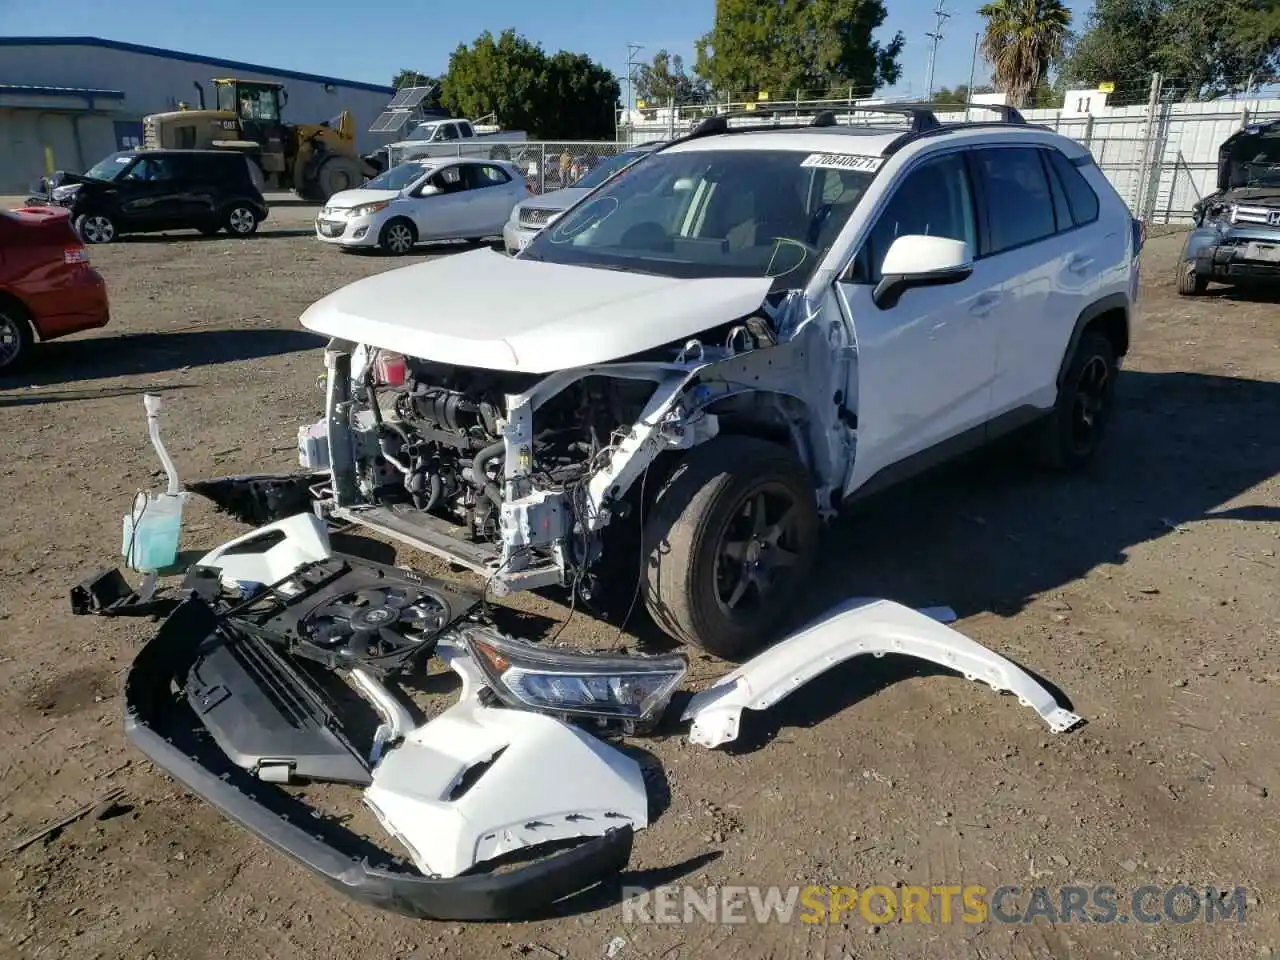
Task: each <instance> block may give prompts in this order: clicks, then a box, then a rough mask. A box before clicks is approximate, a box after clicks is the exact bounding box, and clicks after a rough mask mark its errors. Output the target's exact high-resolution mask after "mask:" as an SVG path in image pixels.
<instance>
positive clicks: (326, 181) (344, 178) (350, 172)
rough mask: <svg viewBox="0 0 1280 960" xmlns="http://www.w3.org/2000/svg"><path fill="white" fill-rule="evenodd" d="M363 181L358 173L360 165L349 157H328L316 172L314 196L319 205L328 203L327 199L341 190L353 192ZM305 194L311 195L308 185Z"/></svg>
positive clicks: (362, 177)
mask: <svg viewBox="0 0 1280 960" xmlns="http://www.w3.org/2000/svg"><path fill="white" fill-rule="evenodd" d="M363 181H364V176H363V175H362V174H361V173H360V165H359V164H358V163H356V162H355V161H354V160H352V159H351V158H350V157H336V156H335V157H330V158H329V159H328V160H326V161H325V162H324V163H322V164H321V165H320V169H319V170H317V171H316V181H315V188H316V189H315V196H317V197H318V198H319V200H320V202H321V203H328V202H329V198H330V197H332V196H333V195H334V194H335V193H341V192H342V191H343V190H354V189H355V188H356V187H358V186H360V184H361V183H362V182H363ZM307 192H308V193H311V186H310V184H308V188H307Z"/></svg>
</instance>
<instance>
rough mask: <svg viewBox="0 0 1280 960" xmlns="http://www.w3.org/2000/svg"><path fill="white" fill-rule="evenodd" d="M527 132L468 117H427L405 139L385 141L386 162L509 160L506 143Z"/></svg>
mask: <svg viewBox="0 0 1280 960" xmlns="http://www.w3.org/2000/svg"><path fill="white" fill-rule="evenodd" d="M528 139H529V135H528V134H527V133H526V132H525V131H523V130H502V129H500V128H497V127H489V126H483V125H481V124H477V123H472V122H471V121H470V120H463V119H445V120H427V121H425V122H423V123H419V124H418V125H417V126H416V127H414V129H413V132H412V133H411V134H409V136H408V138H407V139H405V140H397V141H396V142H395V143H390V144H388V145H387V146H386V147H385V149H386V151H387V153H388V156H387V163H388V166H395V164H397V163H403V162H404V161H406V160H420V159H422V158H423V157H458V156H464V157H474V156H483V157H488V158H490V159H493V160H510V159H511V147H510V146H508V145H509V144H514V143H523V142H525V141H527V140H528Z"/></svg>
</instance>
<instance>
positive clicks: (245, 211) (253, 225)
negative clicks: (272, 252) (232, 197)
mask: <svg viewBox="0 0 1280 960" xmlns="http://www.w3.org/2000/svg"><path fill="white" fill-rule="evenodd" d="M258 222H259V221H258V211H256V210H254V209H253V207H250V206H247V205H246V204H242V203H239V204H236V205H235V206H234V207H232V208H231V209H230V210H228V211H227V215H226V217H225V218H223V225H224V226H225V227H226V229H227V233H229V234H231V235H232V236H233V237H250V236H253V234H255V233H257V232H258Z"/></svg>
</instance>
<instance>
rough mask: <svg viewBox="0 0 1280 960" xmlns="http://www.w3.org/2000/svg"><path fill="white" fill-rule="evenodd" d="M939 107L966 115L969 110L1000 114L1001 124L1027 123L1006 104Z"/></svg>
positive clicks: (959, 104)
mask: <svg viewBox="0 0 1280 960" xmlns="http://www.w3.org/2000/svg"><path fill="white" fill-rule="evenodd" d="M939 106H946V107H955V108H956V109H963V110H964V111H965V112H966V113H967V112H968V111H970V110H990V111H991V112H993V113H998V114H1000V121H1001V122H1002V123H1023V124H1025V123H1026V122H1027V118H1026V117H1024V116H1023V115H1022V114H1021V113H1020V112H1019V111H1018V108H1017V107H1011V106H1009V105H1008V104H1007V103H947V104H939ZM979 122H988V121H979Z"/></svg>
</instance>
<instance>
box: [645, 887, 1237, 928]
mask: <svg viewBox="0 0 1280 960" xmlns="http://www.w3.org/2000/svg"><path fill="white" fill-rule="evenodd" d="M622 895H623V898H624V899H623V901H622V918H623V922H624V923H666V924H679V923H699V922H702V923H737V924H742V923H755V924H767V923H782V924H786V923H796V922H799V923H810V924H813V923H833V924H835V923H851V922H857V921H859V920H861V921H864V922H866V923H870V924H886V923H891V922H895V921H896V922H900V923H943V924H945V923H970V924H976V923H1000V924H1030V923H1034V922H1035V921H1036V920H1045V921H1048V922H1049V923H1052V924H1070V923H1088V924H1112V923H1139V924H1155V923H1196V922H1199V923H1218V922H1221V921H1224V920H1226V921H1232V922H1234V923H1243V922H1244V918H1245V906H1246V902H1247V901H1248V899H1249V898H1248V896H1247V891H1246V890H1245V888H1244V887H1236V888H1235V889H1233V890H1226V891H1223V890H1215V889H1213V888H1209V887H1204V888H1196V887H1191V886H1188V885H1186V884H1176V885H1174V886H1169V887H1161V886H1142V887H1137V888H1135V889H1134V890H1132V891H1131V892H1128V893H1121V892H1120V891H1119V890H1117V889H1116V888H1115V887H1110V886H1097V885H1091V886H1083V885H1080V886H1074V885H1072V886H1061V887H1017V886H1000V887H994V888H988V887H985V886H979V885H975V884H965V885H961V884H937V885H934V886H928V887H924V886H911V885H907V886H901V887H889V886H883V885H871V886H867V887H846V886H817V885H809V886H791V887H765V886H709V887H694V886H686V885H683V884H668V885H665V886H660V887H656V888H653V889H647V888H645V887H624V888H623V891H622Z"/></svg>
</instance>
